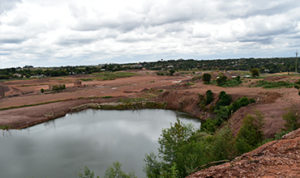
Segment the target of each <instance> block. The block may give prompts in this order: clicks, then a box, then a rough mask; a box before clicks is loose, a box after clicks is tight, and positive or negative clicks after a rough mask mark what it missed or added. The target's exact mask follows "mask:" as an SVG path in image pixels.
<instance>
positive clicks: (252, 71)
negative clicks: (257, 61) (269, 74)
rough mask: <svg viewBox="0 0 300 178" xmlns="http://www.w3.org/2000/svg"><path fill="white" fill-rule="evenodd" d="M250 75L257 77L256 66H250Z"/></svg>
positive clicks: (257, 70)
mask: <svg viewBox="0 0 300 178" xmlns="http://www.w3.org/2000/svg"><path fill="white" fill-rule="evenodd" d="M250 72H251V75H252V77H259V69H258V68H252V69H251V70H250Z"/></svg>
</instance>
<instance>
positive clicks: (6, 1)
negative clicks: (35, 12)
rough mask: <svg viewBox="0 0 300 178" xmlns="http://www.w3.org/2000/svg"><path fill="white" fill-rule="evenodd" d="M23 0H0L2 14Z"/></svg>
mask: <svg viewBox="0 0 300 178" xmlns="http://www.w3.org/2000/svg"><path fill="white" fill-rule="evenodd" d="M19 2H21V0H0V14H1V13H3V12H5V11H9V10H11V9H12V8H14V7H15V5H16V4H17V3H19Z"/></svg>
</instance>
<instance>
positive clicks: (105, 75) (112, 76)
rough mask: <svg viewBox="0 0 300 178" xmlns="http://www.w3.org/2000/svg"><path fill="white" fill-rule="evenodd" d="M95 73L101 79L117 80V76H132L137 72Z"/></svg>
mask: <svg viewBox="0 0 300 178" xmlns="http://www.w3.org/2000/svg"><path fill="white" fill-rule="evenodd" d="M95 75H96V76H97V77H96V78H97V79H99V80H115V79H117V78H124V77H132V76H135V75H136V74H135V73H131V72H100V73H96V74H95Z"/></svg>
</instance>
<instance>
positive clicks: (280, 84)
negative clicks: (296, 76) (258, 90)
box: [255, 80, 295, 88]
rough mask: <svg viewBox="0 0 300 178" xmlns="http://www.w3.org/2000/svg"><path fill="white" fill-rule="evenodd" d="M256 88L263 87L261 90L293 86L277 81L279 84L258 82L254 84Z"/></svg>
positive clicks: (292, 84)
mask: <svg viewBox="0 0 300 178" xmlns="http://www.w3.org/2000/svg"><path fill="white" fill-rule="evenodd" d="M255 86H256V87H263V88H283V87H285V88H292V87H294V86H295V84H294V83H290V82H285V81H279V82H268V81H265V80H260V81H258V82H257V83H256V85H255Z"/></svg>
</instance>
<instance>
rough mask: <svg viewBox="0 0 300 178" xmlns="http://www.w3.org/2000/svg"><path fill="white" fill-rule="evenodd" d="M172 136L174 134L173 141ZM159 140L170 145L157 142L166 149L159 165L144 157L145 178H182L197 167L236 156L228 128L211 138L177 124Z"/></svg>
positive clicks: (151, 155)
mask: <svg viewBox="0 0 300 178" xmlns="http://www.w3.org/2000/svg"><path fill="white" fill-rule="evenodd" d="M172 133H176V134H175V136H174V137H172V135H171V134H172ZM178 133H180V134H178ZM186 133H188V134H186ZM170 138H172V139H170ZM160 140H172V141H167V142H160V145H161V146H163V147H165V151H164V152H160V153H159V156H160V158H161V161H158V159H157V157H156V156H155V155H154V154H153V153H151V154H149V155H147V156H146V158H145V161H146V167H145V172H146V174H147V177H185V176H186V175H188V174H190V173H191V172H193V171H195V170H196V169H197V168H198V167H199V166H202V165H205V164H208V163H210V162H212V161H216V160H223V159H231V158H233V157H234V156H235V155H236V151H235V144H234V141H235V139H234V136H233V135H232V133H231V130H230V129H229V127H224V128H222V129H220V130H219V131H218V132H217V133H216V134H215V135H210V134H207V133H205V132H200V131H199V130H198V131H196V130H191V129H190V127H189V126H187V125H183V124H182V123H180V122H177V126H176V127H175V125H172V126H171V128H169V129H166V130H165V133H164V134H162V136H161V138H160ZM166 145H168V146H166ZM168 149H170V150H168ZM166 155H168V157H169V155H172V156H171V157H172V159H167V160H166V159H165V158H166V157H165V156H166ZM170 160H171V161H170Z"/></svg>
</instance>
